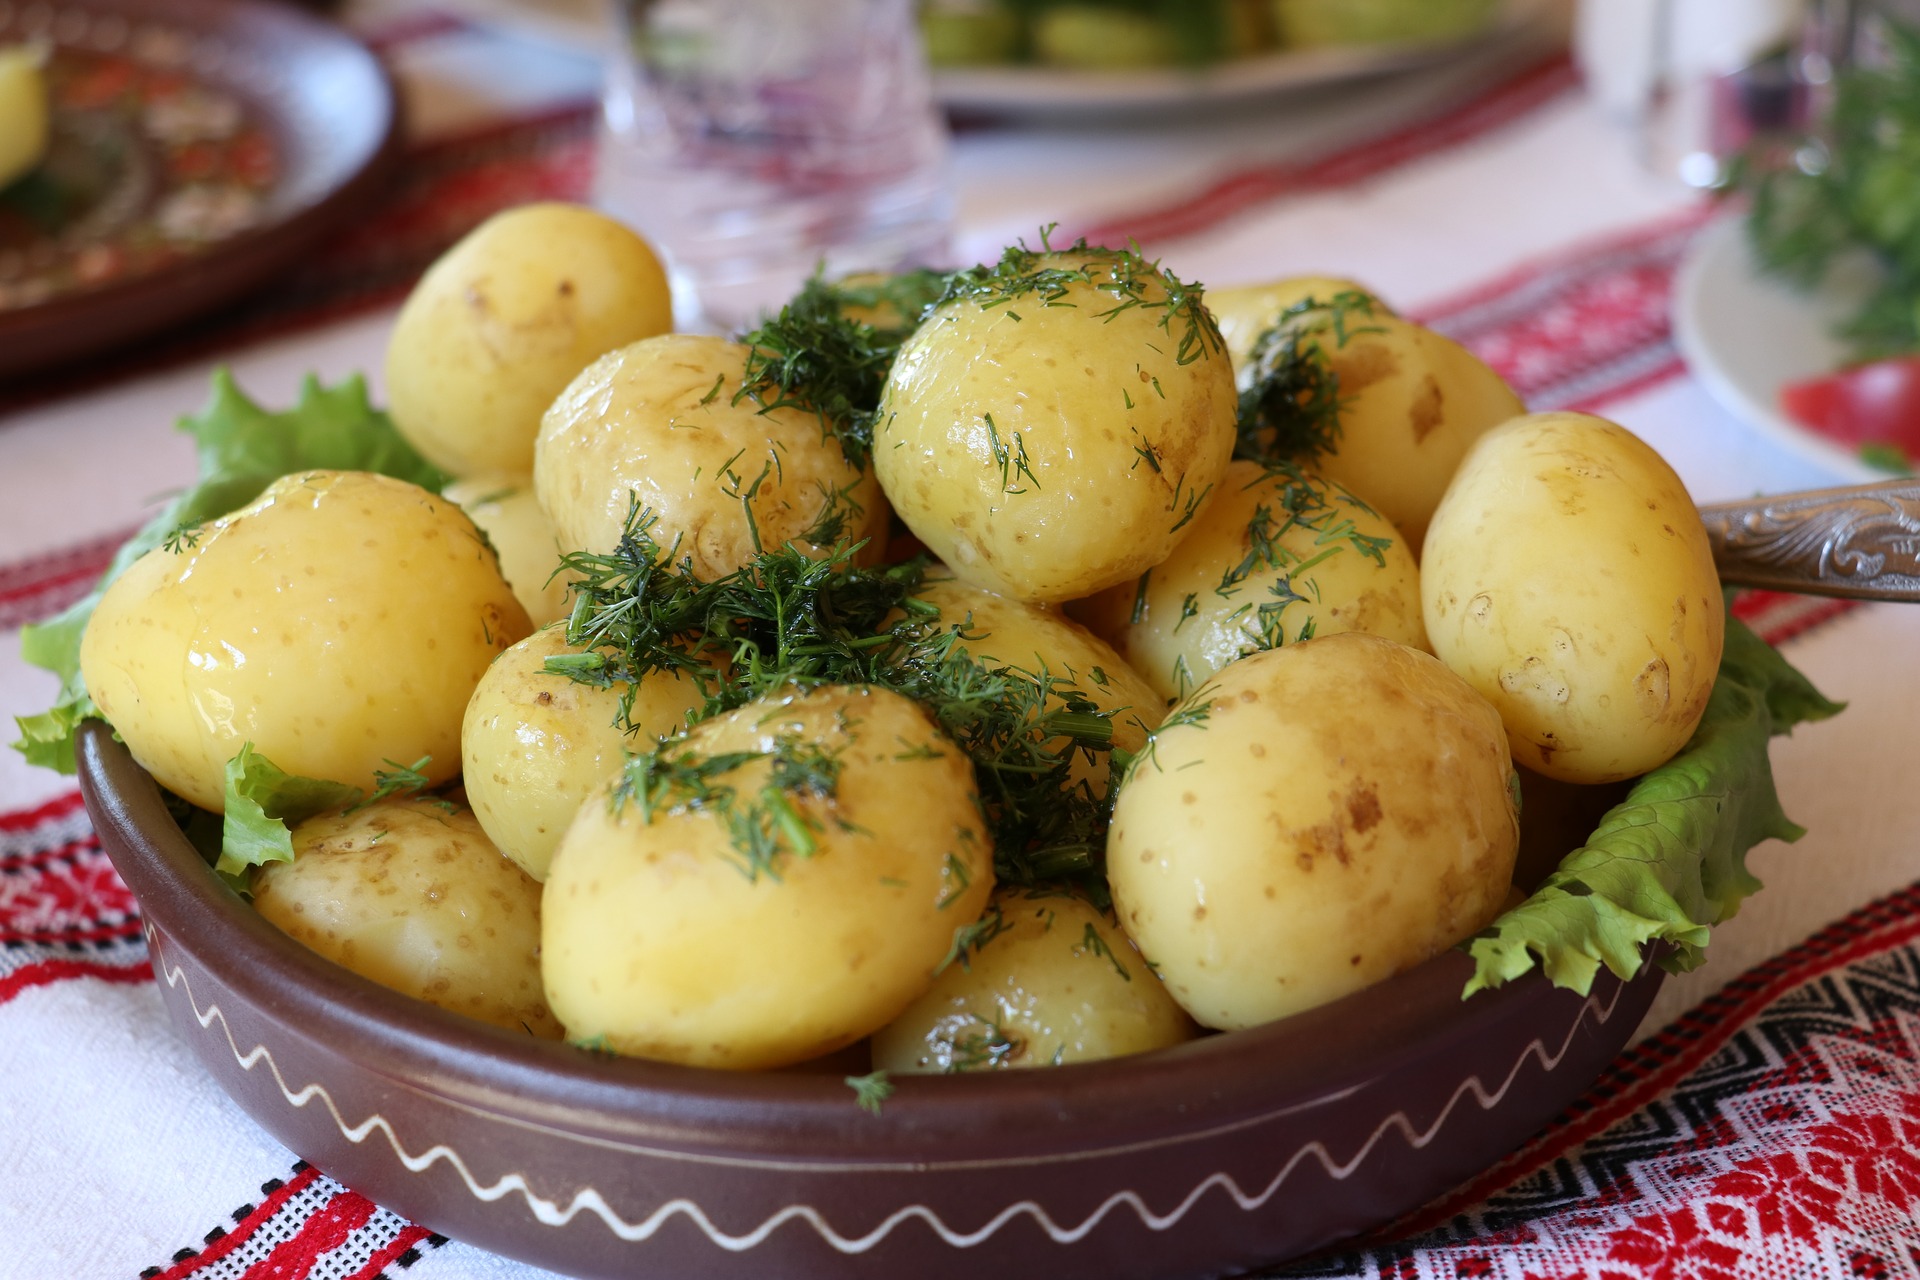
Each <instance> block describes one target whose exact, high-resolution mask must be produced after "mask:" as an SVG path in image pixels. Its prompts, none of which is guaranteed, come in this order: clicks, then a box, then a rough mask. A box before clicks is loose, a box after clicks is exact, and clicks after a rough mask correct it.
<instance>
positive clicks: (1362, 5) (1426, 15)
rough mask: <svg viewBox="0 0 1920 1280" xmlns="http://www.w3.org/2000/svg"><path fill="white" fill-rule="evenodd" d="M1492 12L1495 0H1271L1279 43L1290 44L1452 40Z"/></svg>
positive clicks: (1492, 14)
mask: <svg viewBox="0 0 1920 1280" xmlns="http://www.w3.org/2000/svg"><path fill="white" fill-rule="evenodd" d="M1497 10H1498V3H1497V0H1273V20H1274V25H1275V26H1276V27H1277V28H1278V29H1279V32H1280V39H1281V42H1282V43H1284V44H1288V45H1292V46H1294V47H1296V48H1314V47H1318V46H1321V45H1343V44H1374V43H1395V44H1398V43H1403V42H1409V41H1423V40H1457V39H1459V38H1460V37H1462V36H1465V35H1468V34H1469V33H1471V32H1473V31H1477V30H1478V29H1479V28H1481V27H1483V26H1485V25H1486V24H1487V22H1488V21H1489V20H1490V19H1491V18H1492V17H1493V16H1494V14H1495V13H1496V12H1497Z"/></svg>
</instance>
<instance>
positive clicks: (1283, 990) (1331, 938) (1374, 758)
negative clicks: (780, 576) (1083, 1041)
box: [1107, 632, 1519, 1029]
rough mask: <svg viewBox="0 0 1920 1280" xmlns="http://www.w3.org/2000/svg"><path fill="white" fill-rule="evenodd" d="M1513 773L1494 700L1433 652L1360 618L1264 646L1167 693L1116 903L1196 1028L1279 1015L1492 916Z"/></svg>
mask: <svg viewBox="0 0 1920 1280" xmlns="http://www.w3.org/2000/svg"><path fill="white" fill-rule="evenodd" d="M1245 693H1257V694H1258V695H1259V696H1258V698H1257V699H1256V700H1253V701H1248V700H1245V699H1244V698H1243V696H1242V695H1243V694H1245ZM1255 747H1260V748H1263V749H1264V750H1265V758H1264V759H1262V758H1260V756H1259V754H1258V753H1256V752H1255V750H1254V748H1255ZM1512 777H1513V766H1512V763H1511V761H1510V759H1509V757H1508V754H1507V744H1506V735H1505V734H1504V732H1503V731H1502V730H1501V726H1500V720H1499V717H1498V715H1497V714H1496V713H1495V712H1494V710H1493V708H1492V707H1490V706H1488V705H1487V703H1486V700H1485V699H1483V698H1481V697H1480V696H1479V695H1478V694H1476V693H1475V692H1474V691H1473V690H1472V689H1471V688H1469V687H1468V686H1467V685H1466V683H1465V682H1464V681H1462V680H1461V679H1460V678H1459V677H1458V676H1456V675H1454V674H1453V673H1452V672H1450V671H1448V670H1447V669H1446V668H1445V667H1444V666H1442V665H1441V664H1440V663H1439V662H1438V661H1436V660H1435V659H1433V658H1432V657H1429V656H1428V655H1427V654H1424V653H1421V652H1419V651H1418V650H1415V649H1410V648H1408V647H1406V646H1405V645H1400V644H1395V643H1393V642H1392V641H1390V640H1383V639H1381V638H1379V637H1377V636H1370V635H1364V634H1361V633H1358V632H1349V633H1346V634H1342V635H1332V636H1325V637H1322V638H1320V639H1315V640H1309V641H1306V642H1305V643H1302V644H1298V645H1289V646H1287V647H1286V648H1283V649H1271V650H1268V651H1266V652H1263V653H1257V654H1254V655H1253V656H1251V657H1248V658H1242V659H1240V660H1239V661H1238V662H1234V663H1232V664H1230V665H1228V666H1226V667H1224V668H1222V669H1221V671H1220V672H1219V673H1218V674H1217V675H1216V676H1214V678H1213V680H1212V681H1211V682H1209V683H1208V684H1207V685H1206V686H1205V687H1204V688H1202V689H1201V690H1200V691H1199V692H1197V693H1196V694H1194V695H1193V696H1192V697H1191V698H1189V699H1187V700H1186V701H1185V702H1182V703H1180V704H1179V705H1177V706H1175V707H1174V708H1173V710H1172V711H1170V712H1169V713H1168V718H1167V720H1166V721H1165V722H1164V723H1163V724H1162V726H1161V727H1160V728H1159V729H1158V730H1156V731H1155V734H1154V739H1153V741H1152V743H1151V744H1150V745H1149V746H1148V748H1147V750H1146V751H1145V752H1144V753H1142V755H1141V756H1140V758H1139V759H1138V761H1137V762H1136V763H1135V764H1134V765H1133V767H1132V768H1131V770H1130V771H1129V773H1128V775H1127V777H1126V780H1125V781H1124V782H1123V783H1122V784H1121V786H1120V793H1119V796H1118V797H1117V798H1116V801H1115V805H1114V815H1113V826H1112V829H1111V830H1110V832H1109V833H1108V837H1107V874H1108V879H1109V882H1110V884H1111V886H1112V889H1113V898H1114V904H1115V906H1116V907H1117V908H1118V909H1119V911H1120V916H1121V918H1122V919H1123V920H1125V921H1126V922H1127V925H1128V930H1129V932H1130V933H1131V934H1132V935H1133V938H1134V940H1135V941H1136V942H1137V943H1138V944H1139V946H1140V950H1141V952H1142V954H1144V955H1145V956H1146V957H1147V958H1148V959H1149V960H1151V961H1153V962H1154V964H1155V966H1156V967H1157V970H1158V972H1159V974H1160V976H1161V978H1162V979H1164V980H1165V982H1166V985H1167V989H1168V990H1169V991H1170V992H1172V993H1173V996H1174V998H1175V999H1176V1000H1178V1001H1179V1002H1180V1003H1181V1005H1182V1006H1183V1007H1185V1008H1186V1010H1187V1012H1189V1013H1191V1014H1192V1015H1193V1016H1194V1017H1195V1018H1196V1019H1197V1020H1198V1021H1200V1022H1201V1023H1202V1024H1204V1025H1206V1026H1210V1027H1218V1028H1221V1029H1233V1028H1238V1027H1248V1026H1253V1025H1255V1024H1257V1023H1261V1022H1267V1021H1271V1020H1272V1019H1275V1018H1282V1017H1285V1016H1287V1015H1288V1014H1291V1013H1297V1012H1299V1011H1300V1010H1302V1009H1307V1008H1311V1007H1313V1006H1314V1005H1317V1004H1322V1003H1325V1002H1326V1001H1328V1000H1333V999H1337V998H1338V997H1340V996H1343V995H1346V994H1348V993H1349V992H1352V991H1356V990H1358V989H1360V988H1361V987H1364V986H1367V985H1369V984H1371V983H1374V982H1378V981H1380V980H1381V979H1383V978H1387V977H1390V976H1392V975H1393V974H1396V973H1399V972H1400V971H1402V970H1404V969H1408V968H1411V967H1412V966H1414V965H1417V964H1419V963H1421V962H1422V961H1424V960H1426V959H1428V958H1430V957H1432V956H1433V955H1435V954H1437V953H1438V952H1440V951H1443V950H1445V949H1446V948H1447V947H1450V946H1452V945H1453V944H1455V943H1456V942H1459V941H1460V940H1461V939H1462V938H1465V937H1467V936H1468V935H1469V934H1471V933H1473V932H1474V931H1475V930H1476V929H1479V928H1481V927H1482V926H1483V925H1485V924H1486V922H1487V921H1488V920H1489V919H1491V918H1492V917H1493V915H1494V913H1495V910H1496V909H1497V908H1498V906H1499V904H1500V902H1501V901H1502V899H1503V897H1504V896H1505V894H1506V892H1507V887H1508V885H1509V884H1510V883H1511V881H1512V878H1513V863H1514V855H1515V852H1516V850H1517V848H1518V841H1519V817H1518V814H1517V812H1516V811H1515V807H1514V796H1515V792H1514V790H1513V789H1512V783H1511V780H1512ZM1189 791H1190V792H1194V793H1196V794H1197V795H1198V796H1199V803H1198V804H1195V805H1183V804H1180V803H1178V802H1177V801H1178V797H1179V796H1180V795H1181V794H1182V793H1184V792H1189ZM1355 957H1358V959H1356V958H1355Z"/></svg>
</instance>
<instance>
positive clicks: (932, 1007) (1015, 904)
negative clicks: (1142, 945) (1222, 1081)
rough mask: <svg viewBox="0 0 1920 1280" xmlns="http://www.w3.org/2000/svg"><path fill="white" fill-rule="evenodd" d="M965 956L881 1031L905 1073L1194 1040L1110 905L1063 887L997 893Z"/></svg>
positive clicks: (895, 1066) (1112, 1054)
mask: <svg viewBox="0 0 1920 1280" xmlns="http://www.w3.org/2000/svg"><path fill="white" fill-rule="evenodd" d="M984 921H985V922H986V923H987V924H988V928H987V930H986V931H985V932H984V933H983V935H982V939H981V941H980V942H978V943H977V944H975V945H974V946H973V947H972V948H971V950H970V953H969V955H968V956H967V958H966V962H965V963H964V964H952V965H949V966H947V968H946V969H945V970H943V971H942V972H941V974H940V976H939V977H938V978H936V979H935V980H934V984H933V989H932V990H930V991H928V992H927V993H926V994H925V995H923V996H921V997H920V998H919V999H918V1000H916V1001H914V1002H913V1003H912V1004H911V1005H909V1006H908V1007H907V1010H906V1012H905V1013H902V1014H901V1015H900V1016H899V1017H898V1018H895V1019H894V1020H893V1021H892V1022H890V1023H888V1024H887V1025H886V1026H885V1027H883V1028H881V1029H880V1030H879V1031H877V1032H875V1033H874V1037H873V1065H874V1066H875V1067H878V1068H880V1069H882V1070H885V1071H891V1072H894V1073H896V1074H902V1075H912V1074H917V1073H931V1072H956V1071H993V1070H1001V1069H1007V1068H1019V1067H1057V1066H1060V1065H1062V1064H1064V1063H1068V1062H1094V1061H1097V1060H1098V1059H1101V1058H1118V1057H1122V1056H1124V1055H1126V1054H1130V1053H1145V1052H1147V1051H1148V1050H1149V1049H1164V1048H1165V1047H1166V1046H1168V1045H1170V1044H1179V1043H1180V1042H1181V1041H1183V1040H1191V1039H1192V1038H1193V1037H1194V1036H1195V1035H1197V1034H1198V1033H1199V1028H1197V1027H1195V1026H1194V1025H1193V1020H1192V1019H1191V1018H1189V1017H1187V1015H1186V1011H1185V1010H1183V1009H1181V1007H1180V1006H1179V1005H1178V1004H1176V1003H1174V1000H1173V997H1172V996H1170V995H1168V994H1167V989H1166V987H1165V986H1163V985H1162V984H1161V982H1160V979H1159V978H1158V977H1156V976H1155V975H1154V972H1153V970H1151V969H1149V968H1148V967H1147V964H1146V961H1144V960H1142V959H1141V958H1140V953H1139V952H1137V951H1136V950H1134V947H1133V944H1132V943H1131V942H1129V941H1128V940H1127V935H1126V934H1125V933H1123V932H1121V930H1120V926H1119V925H1117V924H1115V923H1114V921H1113V918H1112V917H1111V916H1110V915H1108V914H1107V913H1105V912H1102V911H1099V910H1096V909H1095V908H1094V907H1093V906H1092V905H1091V904H1089V903H1088V902H1087V901H1086V900H1085V899H1083V898H1078V897H1075V896H1073V895H1071V894H1068V893H1065V892H1060V891H1047V890H1032V889H1027V890H1007V889H1003V890H1001V891H1000V892H999V893H997V894H995V895H994V900H993V904H992V905H991V906H989V907H988V908H987V915H986V916H985V917H984Z"/></svg>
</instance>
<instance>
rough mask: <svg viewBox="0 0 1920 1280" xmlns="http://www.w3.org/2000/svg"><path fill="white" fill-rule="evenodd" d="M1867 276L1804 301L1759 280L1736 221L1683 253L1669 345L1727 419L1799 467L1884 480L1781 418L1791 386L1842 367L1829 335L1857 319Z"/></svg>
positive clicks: (1850, 270)
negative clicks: (1794, 457)
mask: <svg viewBox="0 0 1920 1280" xmlns="http://www.w3.org/2000/svg"><path fill="white" fill-rule="evenodd" d="M1871 283H1872V276H1871V268H1869V267H1867V266H1866V265H1865V264H1847V265H1846V266H1845V267H1842V268H1838V269H1836V270H1835V271H1834V272H1833V273H1832V275H1830V276H1829V277H1828V279H1827V280H1826V281H1825V282H1824V283H1823V284H1822V285H1821V287H1820V288H1818V289H1816V290H1814V291H1813V292H1811V293H1804V292H1801V291H1800V290H1798V289H1796V288H1794V287H1793V286H1791V285H1789V284H1787V283H1786V282H1784V281H1782V280H1779V279H1776V278H1775V277H1772V276H1768V275H1763V274H1761V272H1760V269H1759V267H1758V265H1757V264H1756V263H1755V262H1754V260H1753V255H1752V252H1751V251H1750V250H1749V248H1748V247H1747V231H1746V225H1745V220H1744V218H1743V217H1739V216H1736V217H1732V218H1728V219H1726V220H1724V221H1722V222H1719V223H1716V224H1715V225H1713V226H1711V227H1709V228H1707V230H1705V231H1703V232H1702V233H1701V234H1700V237H1699V238H1698V239H1697V240H1695V241H1694V243H1693V247H1692V248H1691V249H1690V250H1688V252H1687V258H1686V261H1684V262H1683V263H1681V265H1680V273H1679V277H1678V278H1677V279H1676V280H1675V282H1674V291H1673V338H1674V343H1675V345H1676V346H1678V347H1679V348H1680V354H1681V356H1683V357H1684V358H1685V359H1686V362H1687V367H1688V368H1689V369H1691V370H1692V371H1693V375H1694V376H1695V377H1696V378H1698V379H1700V382H1701V385H1703V386H1704V387H1706V389H1707V391H1708V393H1709V394H1710V395H1712V396H1713V398H1714V399H1715V400H1718V401H1719V402H1720V404H1721V405H1722V406H1723V407H1724V408H1725V409H1726V410H1727V411H1728V412H1729V413H1732V414H1733V415H1734V416H1735V417H1737V418H1739V419H1741V420H1742V421H1743V422H1745V423H1747V424H1748V425H1749V426H1751V427H1753V428H1754V429H1755V430H1757V431H1759V432H1761V433H1762V434H1764V435H1767V436H1770V437H1772V438H1773V439H1774V440H1775V441H1777V442H1778V443H1779V444H1781V445H1783V446H1785V447H1786V448H1788V449H1791V450H1792V451H1793V452H1795V453H1797V454H1799V455H1800V456H1801V457H1803V458H1807V459H1809V460H1811V461H1813V462H1817V463H1819V464H1820V465H1821V466H1823V467H1826V468H1827V469H1828V470H1830V471H1834V472H1837V473H1838V474H1839V475H1841V476H1842V477H1844V478H1846V479H1849V480H1855V481H1860V482H1865V481H1868V480H1885V479H1886V478H1887V473H1886V472H1884V471H1879V470H1876V469H1874V468H1873V467H1869V466H1868V465H1867V464H1866V463H1864V462H1862V461H1860V458H1859V456H1858V455H1856V454H1855V453H1854V452H1853V451H1852V450H1850V449H1848V448H1846V447H1845V446H1843V445H1838V444H1835V443H1833V442H1832V441H1830V440H1827V439H1826V438H1825V437H1823V436H1820V435H1817V434H1815V433H1814V432H1812V431H1809V430H1807V429H1806V428H1805V427H1803V426H1800V425H1799V424H1798V423H1796V422H1794V421H1793V420H1792V419H1790V418H1788V417H1787V416H1786V414H1784V413H1782V412H1781V410H1780V389H1781V388H1782V387H1783V386H1785V385H1786V384H1787V383H1789V382H1797V381H1799V380H1800V379H1802V378H1811V377H1817V376H1818V375H1820V374H1823V373H1831V372H1832V371H1833V370H1835V369H1837V368H1839V367H1840V366H1841V365H1843V364H1845V363H1847V360H1848V355H1849V353H1848V351H1847V348H1846V347H1845V346H1844V345H1843V344H1842V343H1840V342H1838V341H1836V340H1835V339H1834V337H1833V328H1834V326H1835V325H1836V324H1838V323H1839V322H1840V321H1842V320H1844V319H1846V318H1847V317H1849V316H1851V315H1852V314H1853V313H1854V312H1855V311H1856V310H1858V307H1859V303H1860V301H1861V299H1862V298H1864V297H1865V295H1866V291H1867V289H1868V287H1869V286H1870V285H1871Z"/></svg>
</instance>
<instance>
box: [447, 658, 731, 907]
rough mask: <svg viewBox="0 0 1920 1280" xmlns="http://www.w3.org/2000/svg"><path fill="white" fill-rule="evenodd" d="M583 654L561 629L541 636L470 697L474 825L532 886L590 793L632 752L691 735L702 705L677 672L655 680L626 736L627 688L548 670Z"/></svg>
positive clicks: (466, 746) (467, 777)
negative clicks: (689, 721) (550, 662)
mask: <svg viewBox="0 0 1920 1280" xmlns="http://www.w3.org/2000/svg"><path fill="white" fill-rule="evenodd" d="M577 652H579V651H578V650H577V649H575V648H574V647H573V646H571V645H569V644H568V643H567V634H566V628H565V627H564V626H563V625H560V624H555V625H553V626H549V627H545V628H542V629H541V630H539V631H536V632H534V633H533V634H532V635H530V636H528V637H527V638H526V639H525V640H522V641H521V642H520V643H519V644H516V645H514V646H513V648H511V649H509V650H507V651H506V652H505V653H503V654H501V655H500V657H499V658H498V659H497V660H496V661H495V662H494V664H493V665H492V666H490V667H488V668H487V673H486V674H485V675H484V676H482V677H480V683H479V685H478V686H477V687H475V689H474V691H473V698H472V700H471V701H469V702H468V703H467V714H466V719H465V720H464V722H463V723H462V725H461V730H460V756H461V762H462V769H461V780H462V781H463V782H464V783H465V785H466V789H467V801H468V803H470V804H472V805H473V812H474V816H475V817H477V818H479V820H480V825H481V826H482V827H484V828H485V829H486V832H487V835H488V836H489V837H490V838H491V839H492V840H493V842H494V844H496V845H497V846H499V849H500V852H501V853H503V854H505V855H506V856H507V857H508V858H511V859H512V860H513V861H514V862H515V863H517V864H519V866H520V868H521V870H523V871H525V872H526V873H527V874H528V875H530V876H532V877H533V878H534V879H535V880H545V879H546V878H547V867H548V865H549V864H551V863H552V861H553V851H554V850H555V849H556V848H558V847H559V845H560V837H561V836H563V835H565V834H566V832H567V825H568V824H569V823H571V822H572V821H573V815H574V814H575V813H577V812H578V811H579V809H580V805H581V802H582V801H584V800H585V799H586V797H587V795H588V793H589V792H591V791H592V790H593V789H594V788H595V787H597V786H599V784H600V783H601V782H602V781H604V780H605V779H607V778H609V777H611V776H612V775H613V774H614V773H616V772H617V771H618V770H619V768H620V766H621V764H622V763H623V762H624V761H625V760H626V758H627V754H628V753H629V752H639V751H651V750H653V748H654V746H655V745H656V744H657V743H658V742H659V740H660V739H661V738H663V737H665V736H667V735H668V734H670V733H676V732H678V731H679V730H680V729H682V728H684V727H685V724H686V713H687V712H689V711H691V710H693V709H694V708H695V707H698V706H699V705H700V704H701V702H702V701H703V699H702V696H701V692H700V687H699V685H698V684H696V683H695V682H694V681H693V680H690V679H687V678H686V677H684V676H682V675H680V674H679V673H678V672H668V671H659V672H655V673H654V674H652V675H650V676H648V677H647V678H646V679H645V680H643V681H642V682H641V684H640V687H639V688H638V689H637V690H635V692H634V697H633V708H632V713H631V714H632V722H633V724H634V726H635V732H633V733H631V734H630V733H627V732H625V731H623V730H622V729H621V728H620V727H619V725H618V724H617V723H616V720H617V718H618V716H619V714H620V698H621V695H622V693H623V692H624V686H623V685H617V684H614V685H607V686H606V687H604V688H603V687H601V686H598V685H592V684H582V683H580V682H579V681H577V680H573V679H571V678H569V677H567V676H563V675H554V674H552V673H551V672H549V671H547V669H546V662H547V659H548V658H551V657H556V656H558V655H561V654H569V653H577Z"/></svg>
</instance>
